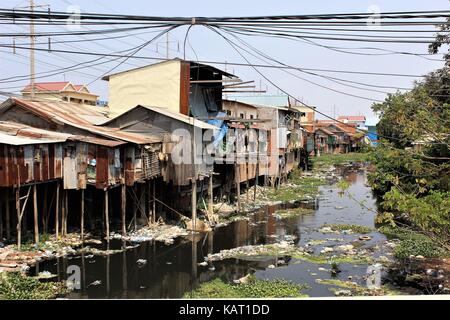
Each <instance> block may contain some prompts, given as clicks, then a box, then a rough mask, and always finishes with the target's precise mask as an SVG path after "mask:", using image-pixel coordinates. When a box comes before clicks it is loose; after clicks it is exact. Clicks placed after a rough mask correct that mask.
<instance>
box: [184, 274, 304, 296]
mask: <svg viewBox="0 0 450 320" xmlns="http://www.w3.org/2000/svg"><path fill="white" fill-rule="evenodd" d="M305 287H306V286H305V285H300V284H295V283H292V282H290V281H287V280H282V279H275V280H260V279H256V278H255V277H254V276H251V277H250V279H249V282H248V283H245V284H237V285H233V284H229V283H225V282H223V281H222V280H221V279H215V280H212V281H210V282H206V283H203V284H202V285H201V286H200V287H199V288H198V289H197V290H195V291H193V292H188V293H186V294H185V295H184V298H191V297H192V298H295V297H304V296H305V295H304V294H302V293H301V290H302V289H304V288H305Z"/></svg>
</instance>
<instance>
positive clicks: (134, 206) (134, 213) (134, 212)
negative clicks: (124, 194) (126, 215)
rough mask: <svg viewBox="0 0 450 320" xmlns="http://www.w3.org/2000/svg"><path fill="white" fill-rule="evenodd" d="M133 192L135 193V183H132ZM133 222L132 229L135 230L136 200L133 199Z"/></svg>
mask: <svg viewBox="0 0 450 320" xmlns="http://www.w3.org/2000/svg"><path fill="white" fill-rule="evenodd" d="M133 191H134V194H136V184H134V185H133ZM133 223H134V231H136V230H137V204H136V201H133Z"/></svg>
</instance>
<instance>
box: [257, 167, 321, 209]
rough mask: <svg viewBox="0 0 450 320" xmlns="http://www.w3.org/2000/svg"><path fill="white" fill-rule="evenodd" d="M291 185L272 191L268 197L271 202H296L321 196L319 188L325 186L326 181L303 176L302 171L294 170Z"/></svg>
mask: <svg viewBox="0 0 450 320" xmlns="http://www.w3.org/2000/svg"><path fill="white" fill-rule="evenodd" d="M289 182H290V183H289V184H287V185H281V186H280V187H279V188H277V189H270V190H268V192H267V194H266V195H267V197H268V199H269V200H271V201H282V202H289V201H296V200H302V199H305V198H307V197H315V196H317V195H318V194H319V186H321V185H324V184H325V183H326V181H325V180H324V179H320V178H315V177H310V176H303V175H302V171H301V170H300V169H295V170H293V171H292V172H291V173H290V175H289Z"/></svg>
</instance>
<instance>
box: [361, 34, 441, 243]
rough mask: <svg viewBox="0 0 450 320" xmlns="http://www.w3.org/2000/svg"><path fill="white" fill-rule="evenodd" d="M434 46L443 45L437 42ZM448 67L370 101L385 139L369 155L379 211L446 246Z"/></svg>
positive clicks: (389, 218) (387, 219)
mask: <svg viewBox="0 0 450 320" xmlns="http://www.w3.org/2000/svg"><path fill="white" fill-rule="evenodd" d="M433 45H439V41H438V42H437V44H433ZM432 49H433V50H434V49H435V47H433V48H432ZM447 57H450V56H447ZM449 66H450V61H447V65H446V66H445V67H444V68H442V69H440V70H436V71H434V72H432V73H430V74H429V75H427V76H426V77H425V79H424V80H423V81H421V82H418V83H416V84H415V86H414V88H413V89H412V90H411V91H409V92H405V93H401V92H397V93H395V94H391V95H389V96H388V97H387V98H386V100H385V101H384V102H383V103H377V104H374V105H373V106H372V109H373V110H374V111H375V112H376V113H378V114H379V115H380V122H379V123H378V125H377V130H378V133H379V135H380V137H381V141H380V143H379V145H378V147H377V148H376V150H374V151H373V152H371V154H370V157H369V158H370V162H371V163H372V164H373V165H374V166H375V169H376V170H374V171H373V172H372V173H371V174H370V175H369V183H370V185H371V186H372V188H373V189H374V190H375V191H376V192H377V193H378V194H379V195H381V196H382V203H381V206H380V210H381V211H382V216H383V217H384V218H385V221H384V222H387V223H389V224H390V225H396V223H397V222H398V221H399V220H401V221H402V222H403V223H406V224H408V225H409V226H410V227H412V228H413V229H416V230H418V231H420V232H422V233H426V234H429V235H430V237H431V238H432V239H433V240H434V241H435V242H439V243H440V244H443V246H444V247H446V248H447V249H448V248H449V246H448V243H450V161H449V160H450V86H449V85H448V74H449V72H450V69H449ZM445 243H446V244H447V245H445ZM406 251H408V250H406ZM406 251H405V252H406Z"/></svg>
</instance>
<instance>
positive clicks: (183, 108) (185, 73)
mask: <svg viewBox="0 0 450 320" xmlns="http://www.w3.org/2000/svg"><path fill="white" fill-rule="evenodd" d="M180 68H181V70H180V113H182V114H185V115H189V94H190V87H191V84H190V81H191V80H190V79H191V68H190V63H189V62H185V61H182V62H181V67H180Z"/></svg>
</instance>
